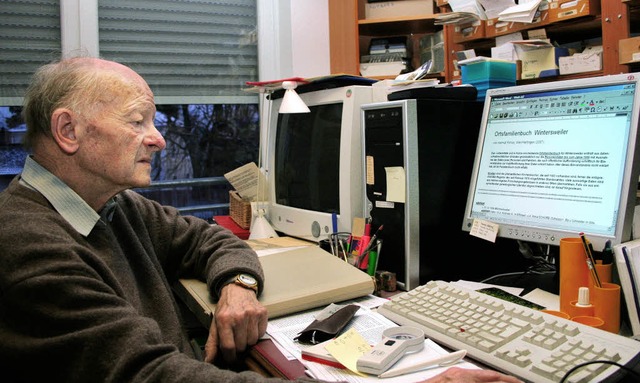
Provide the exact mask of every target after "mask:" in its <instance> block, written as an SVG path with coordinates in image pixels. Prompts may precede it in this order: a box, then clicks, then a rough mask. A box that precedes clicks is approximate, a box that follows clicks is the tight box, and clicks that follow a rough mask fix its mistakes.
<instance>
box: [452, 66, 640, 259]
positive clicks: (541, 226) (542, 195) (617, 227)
mask: <svg viewBox="0 0 640 383" xmlns="http://www.w3.org/2000/svg"><path fill="white" fill-rule="evenodd" d="M639 88H640V73H629V74H619V75H611V76H601V77H593V78H583V79H576V80H565V81H555V82H547V83H539V84H530V85H520V86H513V87H506V88H499V89H491V90H489V91H488V92H487V95H486V98H485V106H484V110H483V117H482V123H481V128H480V135H479V139H478V145H477V151H476V157H475V162H474V166H473V173H472V178H471V184H470V190H469V195H468V199H467V204H466V209H465V215H464V222H463V230H466V231H470V230H471V228H472V227H473V226H474V221H476V220H477V221H476V225H478V226H482V225H480V223H481V222H482V221H489V222H493V223H496V224H498V225H499V229H498V233H497V235H498V236H499V237H507V238H512V239H517V240H523V241H530V242H536V243H541V244H548V245H559V244H560V239H561V238H563V237H577V236H578V235H579V233H580V232H584V234H585V236H586V237H587V238H588V239H589V240H590V241H591V242H592V243H593V246H594V248H595V249H596V250H598V251H599V250H600V249H602V248H603V247H604V245H605V243H606V241H607V240H610V241H611V242H612V244H614V245H615V244H617V243H621V242H625V241H628V240H630V239H631V227H632V220H633V212H634V207H635V204H636V191H637V187H638V171H639V167H638V165H639V164H638V162H639V160H638V116H639V115H640V89H639Z"/></svg>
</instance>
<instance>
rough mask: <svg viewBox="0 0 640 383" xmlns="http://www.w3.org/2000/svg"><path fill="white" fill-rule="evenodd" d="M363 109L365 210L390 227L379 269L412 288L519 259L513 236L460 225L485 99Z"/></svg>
mask: <svg viewBox="0 0 640 383" xmlns="http://www.w3.org/2000/svg"><path fill="white" fill-rule="evenodd" d="M361 109H362V113H363V116H362V129H363V148H364V149H363V150H364V162H363V167H364V173H363V174H365V177H366V181H365V186H366V187H365V190H364V194H365V195H364V198H365V204H366V207H365V209H366V210H367V211H368V216H369V217H370V218H371V220H372V227H373V228H374V230H375V228H377V227H379V226H380V225H384V227H383V230H382V231H381V232H380V235H379V237H380V238H381V239H382V248H381V251H380V256H379V259H378V267H377V269H378V270H379V271H380V270H384V271H390V272H393V273H395V274H396V281H397V284H398V285H400V287H402V288H404V289H406V290H410V289H413V288H415V287H416V286H418V285H420V284H424V283H426V282H427V281H429V280H434V279H442V280H457V279H479V278H481V277H482V276H484V275H487V274H488V275H493V272H494V271H495V270H500V269H504V268H505V267H507V268H509V265H508V264H509V262H511V261H512V260H513V261H518V260H519V258H521V257H519V256H518V252H517V249H513V247H512V246H513V245H514V244H513V241H512V242H510V243H507V244H506V246H501V245H500V244H498V245H496V244H494V243H490V242H487V241H484V240H481V239H479V238H475V237H471V236H470V235H469V234H468V233H466V232H463V231H462V229H461V224H462V219H463V213H464V208H465V205H466V200H467V194H468V190H469V182H470V177H471V170H472V167H473V160H474V157H475V151H476V144H477V140H478V132H479V126H480V122H481V118H482V109H483V103H482V102H480V101H476V100H475V98H473V99H464V100H458V99H406V100H395V101H388V102H381V103H375V104H367V105H363V106H362V108H361ZM505 247H506V249H505ZM505 258H506V261H505Z"/></svg>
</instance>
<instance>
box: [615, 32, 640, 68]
mask: <svg viewBox="0 0 640 383" xmlns="http://www.w3.org/2000/svg"><path fill="white" fill-rule="evenodd" d="M618 50H619V53H618V55H619V56H620V64H630V63H637V62H640V36H638V37H632V38H629V39H621V40H620V41H619V42H618Z"/></svg>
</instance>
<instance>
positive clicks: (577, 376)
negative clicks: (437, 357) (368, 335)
mask: <svg viewBox="0 0 640 383" xmlns="http://www.w3.org/2000/svg"><path fill="white" fill-rule="evenodd" d="M378 312H379V313H380V314H382V315H384V316H385V317H387V318H388V319H390V320H392V321H394V322H396V323H397V324H399V325H408V326H415V327H418V328H420V329H422V330H423V331H424V332H425V335H426V337H428V338H431V339H432V340H434V341H436V342H438V343H440V344H442V345H445V346H448V347H450V348H452V349H455V350H457V349H465V350H467V355H468V356H469V357H471V358H472V359H476V360H478V361H479V362H481V363H483V364H485V365H487V366H490V367H493V368H495V369H496V370H500V371H503V372H505V373H508V374H511V375H514V376H517V377H519V378H520V379H523V380H526V381H530V382H535V383H539V382H550V383H551V382H553V383H557V382H559V381H560V380H561V379H562V378H563V377H564V376H565V374H566V373H567V371H569V370H570V369H571V368H572V367H574V366H576V365H578V364H580V363H583V362H587V361H593V360H607V361H612V362H616V363H618V364H621V365H626V366H628V367H630V368H631V367H632V365H635V364H636V363H637V362H638V361H639V359H640V342H639V341H636V340H634V339H631V338H626V337H624V336H621V335H618V334H613V333H610V332H607V331H604V330H599V329H596V328H593V327H589V326H585V325H583V324H579V323H576V322H572V321H570V320H567V319H563V318H558V317H556V316H553V315H551V314H547V313H543V312H541V311H538V310H534V309H531V308H528V307H524V306H521V305H518V304H515V303H512V302H509V301H506V300H503V299H499V298H496V297H493V296H490V295H487V294H483V293H478V292H475V291H473V290H468V289H464V288H460V287H458V286H455V285H453V284H451V283H448V282H444V281H431V282H428V283H426V284H424V285H422V286H419V287H417V288H415V289H413V290H411V291H408V292H405V293H402V294H399V295H396V296H394V297H393V298H392V300H390V301H389V302H386V303H385V304H383V305H382V306H380V307H379V308H378ZM617 371H620V373H621V374H622V373H624V371H623V370H621V369H620V368H619V367H616V366H613V365H611V364H605V363H595V364H589V365H587V366H585V367H582V368H580V369H578V370H576V371H575V372H574V373H572V374H571V375H570V376H569V377H568V378H567V380H566V381H567V382H601V381H617V380H619V378H620V377H621V375H619V374H615V375H614V373H616V372H617Z"/></svg>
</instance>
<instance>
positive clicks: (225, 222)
mask: <svg viewBox="0 0 640 383" xmlns="http://www.w3.org/2000/svg"><path fill="white" fill-rule="evenodd" d="M213 219H214V220H215V221H216V223H217V224H218V225H220V226H222V227H224V228H226V229H229V230H231V232H232V233H233V234H235V235H237V236H238V238H240V239H249V233H250V232H249V230H247V229H243V228H241V227H240V226H238V224H237V223H236V222H235V221H234V220H233V219H231V217H230V216H228V215H216V216H214V217H213Z"/></svg>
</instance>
